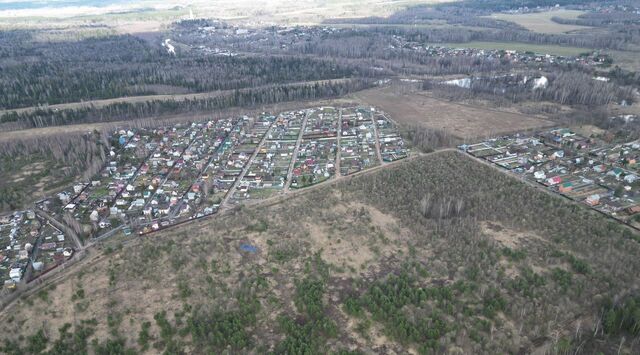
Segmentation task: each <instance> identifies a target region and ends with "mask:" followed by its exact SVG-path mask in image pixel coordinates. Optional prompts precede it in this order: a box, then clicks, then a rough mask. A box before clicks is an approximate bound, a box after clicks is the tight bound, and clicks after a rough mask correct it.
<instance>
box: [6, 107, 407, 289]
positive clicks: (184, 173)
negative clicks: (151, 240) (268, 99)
mask: <svg viewBox="0 0 640 355" xmlns="http://www.w3.org/2000/svg"><path fill="white" fill-rule="evenodd" d="M109 142H110V147H109V150H108V157H107V159H106V163H105V165H104V167H103V168H102V169H101V170H100V172H99V173H98V174H96V175H95V176H93V177H92V178H91V179H90V180H87V181H78V182H76V183H74V184H73V185H72V186H69V187H68V188H66V189H64V190H62V191H60V192H59V193H57V195H55V196H51V197H49V198H45V199H42V200H40V201H37V202H36V203H35V209H34V210H28V211H19V212H14V213H12V214H8V215H5V216H2V218H1V219H0V246H1V247H2V251H1V253H0V272H2V276H3V280H4V282H5V286H6V287H5V289H12V288H14V287H15V285H16V284H17V283H19V282H20V281H22V280H25V279H28V280H31V279H34V278H37V277H38V276H39V275H41V274H43V273H46V272H47V271H48V270H50V269H51V268H54V267H56V266H58V265H60V264H62V263H63V262H64V261H65V260H67V259H69V258H70V257H71V256H72V255H73V253H74V251H75V250H77V249H78V248H81V247H82V245H83V244H87V243H91V242H95V241H99V240H102V239H104V238H108V237H111V236H114V235H121V236H125V237H126V236H132V235H142V234H146V233H150V232H153V231H157V230H160V229H162V228H165V227H169V226H172V225H175V224H178V223H182V222H185V221H189V220H192V219H197V218H201V217H205V216H208V215H212V214H214V213H216V212H218V211H220V210H222V209H224V208H231V207H233V206H236V205H239V204H243V203H249V202H255V201H260V200H264V199H266V198H269V197H273V196H276V195H278V194H285V193H287V192H289V191H290V190H298V189H303V188H306V187H309V186H313V185H316V184H319V183H322V182H325V181H328V180H331V179H335V178H337V177H340V176H347V175H351V174H354V173H356V172H359V171H363V170H366V169H369V168H371V167H375V166H379V165H382V164H386V163H389V162H393V161H395V160H399V159H403V158H405V157H407V156H408V154H409V150H408V148H407V146H406V145H405V142H404V140H403V139H402V138H401V137H400V135H399V133H398V130H397V126H396V124H395V123H394V122H393V121H391V120H390V119H389V118H387V117H386V116H385V114H384V113H383V112H381V111H378V110H377V109H376V108H372V107H345V108H336V107H318V108H311V109H304V110H297V111H291V112H283V113H280V114H277V115H274V114H270V113H263V114H260V115H258V116H256V117H249V116H241V117H231V118H221V119H215V120H213V119H212V120H209V121H204V122H193V123H181V124H176V125H174V126H171V127H162V128H140V129H118V130H116V131H114V132H113V133H112V134H111V136H110V139H109ZM67 234H73V238H72V237H71V236H67Z"/></svg>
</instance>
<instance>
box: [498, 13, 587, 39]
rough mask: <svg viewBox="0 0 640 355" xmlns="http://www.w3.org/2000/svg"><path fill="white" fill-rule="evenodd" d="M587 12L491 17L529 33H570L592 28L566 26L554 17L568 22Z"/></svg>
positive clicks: (500, 14) (502, 14)
mask: <svg viewBox="0 0 640 355" xmlns="http://www.w3.org/2000/svg"><path fill="white" fill-rule="evenodd" d="M585 13H586V12H585V11H578V10H565V9H561V10H552V11H544V12H532V13H528V14H504V13H498V14H493V15H491V16H490V17H491V18H494V19H496V20H503V21H509V22H514V23H516V24H518V25H520V26H522V27H524V28H526V29H528V30H529V31H533V32H539V33H568V32H573V31H580V30H589V29H592V27H588V26H577V25H565V24H560V23H557V22H555V21H553V20H552V18H553V17H559V18H562V19H567V20H575V19H577V18H578V17H579V16H580V15H582V14H585Z"/></svg>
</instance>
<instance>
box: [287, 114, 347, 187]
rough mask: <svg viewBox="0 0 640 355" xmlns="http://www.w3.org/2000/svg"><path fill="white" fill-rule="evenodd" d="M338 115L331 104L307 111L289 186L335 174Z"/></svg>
mask: <svg viewBox="0 0 640 355" xmlns="http://www.w3.org/2000/svg"><path fill="white" fill-rule="evenodd" d="M338 115H339V112H338V110H336V109H335V108H333V107H321V108H319V109H317V110H310V111H309V117H308V118H307V125H306V127H305V130H304V132H303V136H302V141H301V143H300V149H299V150H298V156H297V157H296V161H295V164H294V167H293V177H292V179H291V187H292V188H303V187H307V186H311V185H314V184H318V183H321V182H323V181H326V180H328V179H330V178H331V177H332V176H334V175H335V172H336V167H335V163H336V153H337V149H338V139H337V134H338V118H339V116H338Z"/></svg>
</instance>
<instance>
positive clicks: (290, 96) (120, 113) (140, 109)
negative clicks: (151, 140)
mask: <svg viewBox="0 0 640 355" xmlns="http://www.w3.org/2000/svg"><path fill="white" fill-rule="evenodd" d="M371 86H372V82H371V81H370V80H364V79H352V80H335V81H326V82H316V83H309V84H297V85H279V86H272V87H266V88H256V89H246V90H235V91H233V92H232V93H229V94H221V95H220V96H215V97H210V98H205V99H193V100H192V99H186V100H181V101H178V100H153V101H146V102H137V103H128V102H120V103H113V104H110V105H107V106H104V107H100V108H98V107H86V108H80V109H67V110H52V109H38V110H35V111H31V112H22V113H16V112H10V113H7V114H5V115H3V116H1V117H0V123H6V122H14V123H17V124H13V126H14V127H16V126H20V127H22V128H36V127H48V126H57V125H68V124H76V123H89V122H110V121H123V120H134V119H140V118H147V117H154V118H159V117H161V116H166V115H176V114H183V113H193V112H203V111H211V110H218V109H225V108H230V107H253V106H256V105H263V104H272V103H279V102H287V101H297V100H314V99H320V98H332V97H338V96H343V95H345V94H347V93H350V92H353V91H358V90H363V89H366V88H369V87H371Z"/></svg>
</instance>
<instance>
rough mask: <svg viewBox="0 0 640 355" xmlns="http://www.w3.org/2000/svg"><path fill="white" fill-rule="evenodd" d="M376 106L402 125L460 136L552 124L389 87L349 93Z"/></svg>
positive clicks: (477, 135) (473, 136) (467, 136)
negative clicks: (402, 92)
mask: <svg viewBox="0 0 640 355" xmlns="http://www.w3.org/2000/svg"><path fill="white" fill-rule="evenodd" d="M353 96H354V97H356V98H357V99H359V100H361V101H363V102H366V103H369V104H370V105H375V106H377V107H380V108H381V109H382V110H383V111H385V112H387V113H389V114H390V115H391V117H392V118H394V119H395V120H396V121H398V122H399V123H400V124H402V125H403V126H405V127H414V126H417V127H424V128H428V129H433V130H438V131H444V132H446V133H448V134H449V135H451V136H453V137H456V138H459V139H461V140H469V139H477V138H479V137H489V136H493V135H496V134H502V133H506V132H513V131H522V130H527V129H533V128H539V127H545V126H551V125H553V122H550V121H547V120H544V119H541V118H539V117H535V116H530V115H523V114H519V113H516V112H508V111H504V110H497V109H491V108H488V107H480V106H474V105H466V104H462V103H459V102H449V101H445V100H440V99H436V98H434V97H430V96H428V95H427V94H424V93H408V94H398V93H395V92H394V90H393V88H392V87H386V88H377V89H371V90H365V91H361V92H358V93H356V94H354V95H353Z"/></svg>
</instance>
